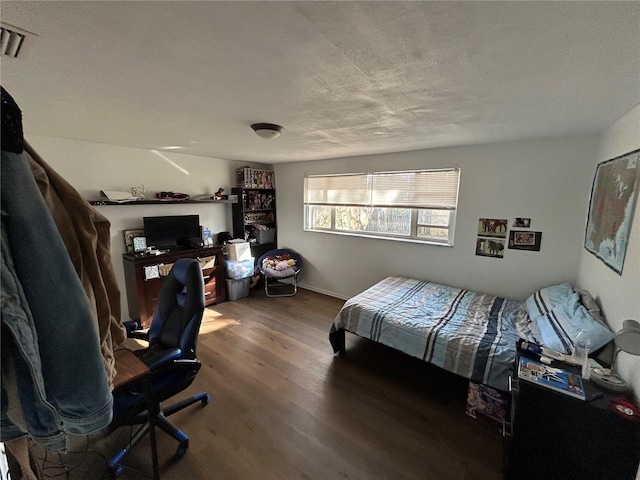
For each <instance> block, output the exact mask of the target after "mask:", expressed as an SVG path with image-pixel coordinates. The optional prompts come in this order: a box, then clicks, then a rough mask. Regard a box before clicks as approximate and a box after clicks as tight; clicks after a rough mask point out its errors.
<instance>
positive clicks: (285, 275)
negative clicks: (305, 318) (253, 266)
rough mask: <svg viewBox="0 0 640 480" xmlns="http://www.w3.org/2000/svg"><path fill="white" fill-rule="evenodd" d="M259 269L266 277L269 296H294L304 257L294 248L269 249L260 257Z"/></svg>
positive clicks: (266, 290) (265, 288)
mask: <svg viewBox="0 0 640 480" xmlns="http://www.w3.org/2000/svg"><path fill="white" fill-rule="evenodd" d="M258 269H259V270H260V273H261V274H262V276H263V277H264V292H265V294H266V295H267V297H292V296H294V295H295V294H296V293H297V291H298V274H299V273H300V270H302V258H301V257H300V254H298V253H297V252H294V251H293V250H290V249H286V248H280V249H274V250H269V251H268V252H266V253H265V254H264V255H262V256H261V257H260V258H259V259H258Z"/></svg>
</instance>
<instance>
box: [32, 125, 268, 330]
mask: <svg viewBox="0 0 640 480" xmlns="http://www.w3.org/2000/svg"><path fill="white" fill-rule="evenodd" d="M25 138H26V140H27V141H28V142H29V143H30V144H31V146H32V147H33V148H34V149H35V151H36V152H38V154H39V155H41V156H42V158H43V159H44V160H45V161H46V162H47V163H48V164H49V165H51V167H53V168H54V169H55V170H56V171H57V172H58V173H59V174H60V175H62V176H63V177H64V178H65V179H66V180H67V181H68V182H69V183H70V184H71V185H73V186H74V187H75V188H76V189H77V190H78V191H79V192H80V194H81V195H83V196H84V197H85V198H87V199H88V200H98V199H99V198H100V195H99V192H100V190H124V191H129V189H130V188H131V187H132V186H134V185H144V186H145V189H146V192H147V196H148V197H149V198H153V197H154V196H155V193H156V192H158V191H177V192H182V193H187V194H189V195H198V194H201V193H214V192H216V191H217V190H218V188H220V187H222V188H224V189H225V193H231V188H232V187H234V186H235V185H236V168H239V167H241V166H244V165H247V163H246V162H233V161H228V160H222V159H217V158H206V157H197V156H191V155H182V154H179V153H171V152H163V153H162V154H161V155H162V156H160V155H158V154H157V153H154V152H153V151H151V150H141V149H137V148H129V147H120V146H113V145H105V144H97V143H88V142H80V141H75V140H65V139H60V138H51V137H43V136H35V135H29V134H28V133H26V134H25ZM249 165H251V164H250V163H249ZM261 168H264V166H261ZM96 208H97V210H98V211H99V212H100V213H102V214H103V215H104V216H106V217H107V218H108V219H109V220H110V221H111V257H112V262H113V266H114V270H115V272H116V276H117V278H118V283H119V285H120V290H121V302H120V303H121V305H122V315H123V320H127V319H128V318H129V315H128V312H129V310H128V307H127V298H126V290H125V283H124V273H123V266H122V254H123V253H125V245H124V237H123V233H122V232H123V230H130V229H136V228H142V217H145V216H160V215H187V214H198V215H200V223H201V225H203V226H206V227H209V228H210V229H211V231H212V232H213V233H214V234H216V233H218V232H221V231H229V232H231V231H232V225H231V205H230V204H202V205H199V204H193V203H189V204H183V205H181V204H171V205H169V204H167V205H165V204H162V205H116V206H97V207H96Z"/></svg>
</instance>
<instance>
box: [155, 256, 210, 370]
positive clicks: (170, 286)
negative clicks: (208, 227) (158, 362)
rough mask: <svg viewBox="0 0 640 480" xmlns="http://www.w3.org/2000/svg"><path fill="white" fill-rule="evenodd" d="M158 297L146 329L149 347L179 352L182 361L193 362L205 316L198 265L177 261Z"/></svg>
mask: <svg viewBox="0 0 640 480" xmlns="http://www.w3.org/2000/svg"><path fill="white" fill-rule="evenodd" d="M158 297H159V301H158V307H157V309H156V312H155V315H154V316H153V320H152V322H151V327H150V328H149V343H150V345H155V346H160V347H162V348H167V349H169V348H179V349H180V350H181V352H182V353H181V355H180V357H181V358H196V345H197V341H198V332H199V331H200V324H201V323H202V315H203V313H204V280H203V277H202V269H201V268H200V264H199V262H198V261H197V260H195V259H193V258H181V259H179V260H177V261H176V262H175V263H174V264H173V268H172V269H171V271H170V272H169V274H168V275H167V277H166V278H165V279H164V281H163V282H162V286H161V287H160V292H159V294H158ZM157 344H160V345H157Z"/></svg>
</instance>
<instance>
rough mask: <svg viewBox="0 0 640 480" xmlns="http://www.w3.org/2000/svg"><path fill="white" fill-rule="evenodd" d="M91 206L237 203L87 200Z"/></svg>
mask: <svg viewBox="0 0 640 480" xmlns="http://www.w3.org/2000/svg"><path fill="white" fill-rule="evenodd" d="M89 203H90V204H91V205H162V204H170V205H176V204H180V203H203V204H204V203H209V204H211V203H238V201H237V200H132V201H126V202H117V201H113V200H89Z"/></svg>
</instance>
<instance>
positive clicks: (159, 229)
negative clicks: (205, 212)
mask: <svg viewBox="0 0 640 480" xmlns="http://www.w3.org/2000/svg"><path fill="white" fill-rule="evenodd" d="M143 220H144V236H145V237H146V239H147V245H149V246H150V247H155V248H157V249H169V250H175V249H179V248H187V247H188V243H187V241H188V240H189V239H190V238H200V216H199V215H172V216H165V217H143Z"/></svg>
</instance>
